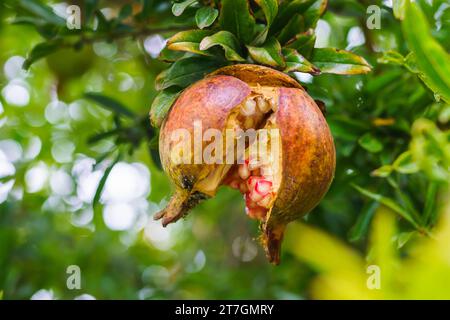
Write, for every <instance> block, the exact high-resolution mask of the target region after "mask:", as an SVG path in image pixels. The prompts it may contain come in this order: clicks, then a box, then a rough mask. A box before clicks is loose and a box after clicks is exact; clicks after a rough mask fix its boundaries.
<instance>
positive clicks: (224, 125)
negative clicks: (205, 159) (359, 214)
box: [155, 65, 335, 264]
mask: <svg viewBox="0 0 450 320" xmlns="http://www.w3.org/2000/svg"><path fill="white" fill-rule="evenodd" d="M196 121H200V122H201V124H202V128H201V130H202V133H204V132H205V131H206V130H208V129H217V130H219V132H221V134H222V136H223V137H225V136H226V133H225V131H226V129H231V130H232V131H233V132H240V131H239V130H240V129H250V128H252V129H255V130H256V131H257V133H258V137H259V140H257V141H258V144H260V143H265V144H266V145H267V146H268V149H270V150H271V151H272V150H275V148H276V146H277V145H278V146H279V149H280V150H279V151H280V152H279V153H271V154H270V155H269V156H267V157H265V158H264V159H262V161H261V159H255V158H254V155H252V154H251V153H250V151H249V150H251V146H252V144H253V143H255V142H254V141H253V142H249V143H246V148H247V149H246V152H245V153H244V154H243V155H242V156H243V157H244V160H245V161H243V163H240V164H238V163H233V164H226V155H227V154H228V153H229V151H230V150H229V149H226V148H224V150H225V152H224V153H223V157H222V160H224V161H223V163H209V164H208V163H197V164H196V163H194V161H192V162H191V163H180V162H179V161H177V160H179V158H180V157H183V156H185V154H181V153H179V151H175V150H177V148H176V145H177V142H176V141H175V142H174V141H173V139H171V137H172V135H173V133H174V132H176V130H178V129H185V130H187V132H188V133H189V134H190V137H192V138H189V139H190V140H189V141H187V142H186V141H185V143H191V142H192V143H195V141H194V131H195V130H194V127H195V124H194V122H196ZM264 130H266V131H270V130H275V131H273V132H275V133H277V134H270V135H268V136H267V135H266V136H264V135H263V133H264V132H263V131H264ZM270 132H272V131H270ZM241 138H242V137H241V136H240V134H239V133H238V134H236V136H234V137H233V139H235V140H233V144H232V146H233V148H232V149H233V151H234V147H235V146H236V144H238V143H239V141H240V140H239V139H241ZM178 142H179V141H178ZM201 144H202V147H205V145H206V142H205V141H202V142H201ZM160 156H161V160H162V163H163V167H164V169H165V171H166V172H167V173H168V174H169V176H170V178H171V179H172V181H173V182H174V183H175V186H176V191H175V194H174V196H173V197H172V199H171V200H170V202H169V204H168V206H167V207H166V208H165V209H164V210H163V211H161V212H160V213H158V214H157V215H156V216H155V218H156V219H163V220H162V221H163V225H167V224H168V223H171V222H174V221H176V220H178V219H179V218H181V217H182V216H184V215H185V214H187V212H188V211H189V210H190V209H191V208H193V207H194V206H195V205H196V204H197V203H198V202H199V201H201V200H202V199H206V198H209V197H212V196H214V195H215V193H216V191H217V189H218V187H219V186H220V185H230V186H232V187H233V188H235V189H239V190H240V191H241V192H242V193H243V194H245V202H246V212H247V214H248V215H249V216H250V217H251V218H254V219H258V220H260V221H261V225H262V228H261V229H262V232H263V234H262V237H261V240H262V243H263V245H264V247H265V249H266V254H267V256H268V258H269V260H270V261H271V262H273V263H276V264H278V263H279V260H280V246H281V242H282V238H283V233H284V230H285V227H286V225H287V224H288V223H289V222H291V221H293V220H295V219H298V218H300V217H301V216H303V215H304V214H306V213H307V212H309V211H311V210H312V209H313V208H314V207H315V206H316V205H317V204H318V203H319V201H320V200H321V198H322V197H323V195H324V194H325V193H326V191H327V190H328V188H329V186H330V183H331V181H332V179H333V175H334V170H335V149H334V143H333V138H332V136H331V133H330V130H329V128H328V125H327V123H326V121H325V118H324V116H323V114H322V112H321V111H320V109H319V108H318V106H317V105H316V103H315V102H314V100H313V99H312V98H311V97H310V96H309V95H308V94H307V93H306V91H305V90H304V89H303V88H302V87H301V86H300V85H299V84H298V83H297V82H296V81H295V80H293V79H292V78H290V77H289V76H287V75H285V74H283V73H281V72H278V71H276V70H273V69H270V68H266V67H261V66H256V65H234V66H230V67H225V68H222V69H220V70H218V71H216V72H215V73H214V74H212V75H210V76H208V77H206V78H205V79H203V80H201V81H199V82H197V83H195V84H193V85H192V86H191V87H189V88H188V89H186V90H185V91H184V92H183V94H182V95H181V96H180V97H179V98H178V100H177V101H176V102H175V104H174V105H173V106H172V108H171V110H170V112H169V115H168V116H167V118H166V120H165V122H164V123H163V126H162V129H161V133H160ZM189 156H190V157H191V158H194V157H195V152H194V154H193V155H189ZM246 187H247V188H246Z"/></svg>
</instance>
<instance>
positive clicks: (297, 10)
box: [269, 0, 315, 35]
mask: <svg viewBox="0 0 450 320" xmlns="http://www.w3.org/2000/svg"><path fill="white" fill-rule="evenodd" d="M314 2H315V0H293V1H283V2H282V3H281V4H280V6H279V9H278V15H277V16H276V18H275V19H274V21H273V23H272V26H271V27H270V31H269V35H275V34H277V33H279V32H280V31H281V30H282V29H283V28H284V26H286V23H287V22H289V21H290V20H291V19H292V17H294V16H295V15H296V14H301V15H302V14H303V13H304V12H305V11H306V10H307V9H308V8H309V7H310V6H311V5H313V4H314Z"/></svg>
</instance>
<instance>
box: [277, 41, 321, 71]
mask: <svg viewBox="0 0 450 320" xmlns="http://www.w3.org/2000/svg"><path fill="white" fill-rule="evenodd" d="M282 53H283V55H284V59H285V60H286V68H285V69H284V70H283V71H284V72H293V71H298V72H305V73H310V74H313V75H318V74H320V70H319V68H317V67H316V66H314V65H313V64H312V63H311V62H309V61H308V60H306V59H305V57H303V56H302V55H301V54H299V53H298V52H297V50H295V49H290V48H286V49H283V50H282Z"/></svg>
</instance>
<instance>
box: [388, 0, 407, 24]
mask: <svg viewBox="0 0 450 320" xmlns="http://www.w3.org/2000/svg"><path fill="white" fill-rule="evenodd" d="M406 1H409V0H393V1H392V10H393V11H394V16H395V17H396V18H397V19H399V20H403V19H404V17H405V6H406Z"/></svg>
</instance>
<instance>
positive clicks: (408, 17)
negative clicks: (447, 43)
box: [402, 1, 450, 103]
mask: <svg viewBox="0 0 450 320" xmlns="http://www.w3.org/2000/svg"><path fill="white" fill-rule="evenodd" d="M402 26H403V33H404V35H405V37H406V40H407V42H408V45H409V48H410V49H411V51H412V52H413V53H414V54H415V55H416V62H417V65H418V67H419V69H420V78H421V79H422V81H424V83H425V84H426V85H427V86H428V87H429V88H430V89H431V90H432V91H433V92H434V94H435V96H437V97H439V98H442V99H443V100H444V101H445V102H447V103H450V55H449V54H448V53H447V52H446V51H445V50H444V48H442V47H441V46H440V45H439V43H438V42H437V41H436V40H435V39H434V38H433V37H432V36H431V32H430V30H431V28H430V26H429V24H428V22H427V20H426V17H425V16H424V14H423V13H422V12H421V11H420V9H419V7H418V6H417V4H415V3H409V1H407V2H406V5H405V18H404V20H403V23H402Z"/></svg>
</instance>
